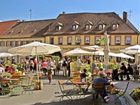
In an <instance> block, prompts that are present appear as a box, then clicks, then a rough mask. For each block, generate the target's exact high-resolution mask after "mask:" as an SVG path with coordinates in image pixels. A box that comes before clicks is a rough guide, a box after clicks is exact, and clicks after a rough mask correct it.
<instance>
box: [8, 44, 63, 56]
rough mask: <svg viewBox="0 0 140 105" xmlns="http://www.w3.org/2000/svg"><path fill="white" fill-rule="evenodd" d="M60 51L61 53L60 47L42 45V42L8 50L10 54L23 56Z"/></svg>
mask: <svg viewBox="0 0 140 105" xmlns="http://www.w3.org/2000/svg"><path fill="white" fill-rule="evenodd" d="M59 51H61V49H60V47H59V46H55V45H51V44H46V43H41V42H32V43H29V44H26V45H22V46H18V47H14V48H11V49H9V50H8V52H10V53H14V54H23V55H40V54H52V53H55V52H59Z"/></svg>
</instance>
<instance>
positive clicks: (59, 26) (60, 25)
mask: <svg viewBox="0 0 140 105" xmlns="http://www.w3.org/2000/svg"><path fill="white" fill-rule="evenodd" d="M57 24H58V25H57V26H56V27H55V30H56V31H60V30H61V29H62V28H63V24H62V23H60V22H58V23H57Z"/></svg>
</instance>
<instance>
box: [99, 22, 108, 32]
mask: <svg viewBox="0 0 140 105" xmlns="http://www.w3.org/2000/svg"><path fill="white" fill-rule="evenodd" d="M105 26H106V25H105V24H99V26H98V28H99V30H100V31H101V30H103V29H104V28H105Z"/></svg>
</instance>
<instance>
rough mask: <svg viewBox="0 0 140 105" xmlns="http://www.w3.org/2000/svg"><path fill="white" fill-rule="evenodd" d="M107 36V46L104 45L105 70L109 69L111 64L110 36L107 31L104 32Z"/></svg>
mask: <svg viewBox="0 0 140 105" xmlns="http://www.w3.org/2000/svg"><path fill="white" fill-rule="evenodd" d="M104 35H105V39H106V40H105V45H104V64H105V70H107V69H108V64H109V51H110V49H109V35H108V34H107V31H105V32H104Z"/></svg>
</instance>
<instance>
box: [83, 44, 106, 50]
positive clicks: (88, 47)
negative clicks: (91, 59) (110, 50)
mask: <svg viewBox="0 0 140 105" xmlns="http://www.w3.org/2000/svg"><path fill="white" fill-rule="evenodd" d="M83 48H85V49H88V50H93V51H97V50H103V48H102V47H100V46H97V45H94V46H86V47H83Z"/></svg>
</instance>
